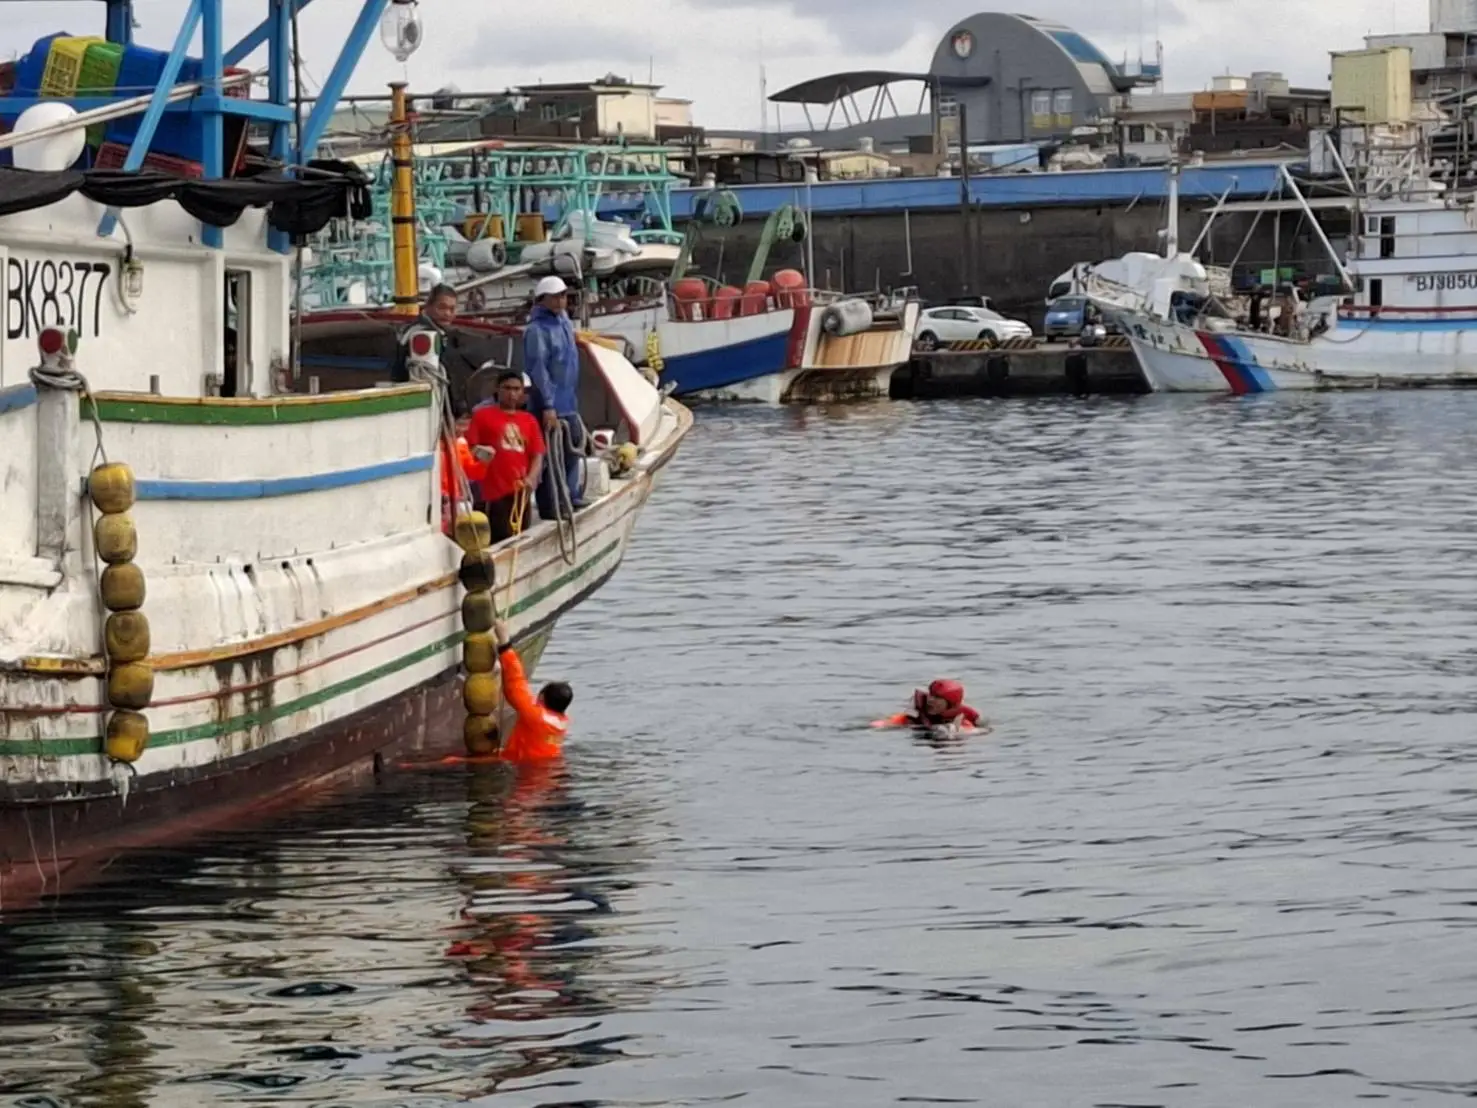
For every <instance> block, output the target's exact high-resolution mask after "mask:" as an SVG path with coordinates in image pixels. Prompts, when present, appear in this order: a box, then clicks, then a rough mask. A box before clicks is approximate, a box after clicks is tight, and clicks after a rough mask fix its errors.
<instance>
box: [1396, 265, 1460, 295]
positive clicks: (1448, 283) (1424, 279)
mask: <svg viewBox="0 0 1477 1108" xmlns="http://www.w3.org/2000/svg"><path fill="white" fill-rule="evenodd" d="M1406 280H1407V281H1414V282H1415V291H1416V292H1446V291H1447V290H1449V289H1477V270H1468V271H1467V272H1465V273H1418V274H1416V275H1415V276H1413V277H1407V278H1406Z"/></svg>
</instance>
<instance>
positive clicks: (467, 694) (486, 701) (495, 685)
mask: <svg viewBox="0 0 1477 1108" xmlns="http://www.w3.org/2000/svg"><path fill="white" fill-rule="evenodd" d="M500 688H501V687H500V685H499V682H498V679H497V675H496V674H493V673H469V674H467V678H466V681H464V682H463V683H462V703H463V704H464V705H465V706H466V709H467V714H468V715H472V716H490V715H492V713H494V712H496V711H497V703H498V695H499V692H500Z"/></svg>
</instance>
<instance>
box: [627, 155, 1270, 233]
mask: <svg viewBox="0 0 1477 1108" xmlns="http://www.w3.org/2000/svg"><path fill="white" fill-rule="evenodd" d="M1278 180H1279V168H1278V166H1277V165H1275V164H1251V165H1246V164H1240V165H1234V166H1224V167H1222V166H1204V167H1198V168H1193V169H1185V170H1183V171H1182V172H1181V174H1180V193H1181V195H1182V196H1184V197H1185V198H1186V199H1196V198H1201V199H1204V200H1207V201H1210V202H1214V201H1216V200H1218V199H1219V198H1220V196H1221V194H1222V193H1224V192H1225V191H1226V190H1227V189H1230V190H1231V196H1230V198H1231V199H1233V200H1234V199H1260V198H1261V197H1263V196H1265V195H1266V194H1267V193H1268V192H1270V191H1271V190H1272V188H1273V187H1274V186H1275V185H1276V184H1277V181H1278ZM730 189H731V191H732V192H733V193H734V194H735V195H737V196H738V200H739V205H740V207H742V208H743V212H744V217H745V218H746V219H753V218H755V217H764V216H767V215H769V213H770V212H773V211H774V210H775V209H776V208H779V207H781V206H782V205H784V204H794V205H795V206H797V207H800V208H803V207H804V206H805V204H806V202H807V201H806V195H805V194H806V191H807V190H806V188H805V185H804V184H803V183H801V184H775V185H734V186H731V187H730ZM706 191H707V190H705V189H673V190H672V219H673V220H674V221H678V222H680V221H682V220H686V219H688V218H689V217H690V216H691V215H692V206H693V202H694V201H695V200H696V199H697V198H698V197H699V196H702V195H704V194H705V193H706ZM809 192H810V198H809V203H810V204H811V205H812V207H813V209H814V211H815V212H816V214H817V215H824V214H842V213H851V212H901V211H905V210H906V211H927V210H937V209H944V208H958V206H959V179H958V178H957V177H893V178H877V179H873V180H860V181H822V182H818V183H816V184H813V185H811V187H810V189H809ZM969 194H970V197H971V199H972V200H973V201H974V202H975V203H976V204H980V205H982V206H984V207H1000V208H1031V207H1037V206H1046V205H1049V204H1071V205H1076V206H1079V207H1086V206H1089V205H1094V204H1114V203H1118V204H1128V203H1132V202H1133V201H1135V200H1138V201H1143V200H1159V199H1163V198H1165V197H1167V196H1168V195H1169V174H1168V172H1167V171H1166V170H1164V169H1162V168H1155V167H1149V168H1144V169H1094V170H1083V171H1080V172H1075V173H1010V174H999V175H982V176H976V177H973V178H971V179H970V182H969ZM602 210H604V209H603V208H602Z"/></svg>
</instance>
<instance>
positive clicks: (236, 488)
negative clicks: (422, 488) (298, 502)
mask: <svg viewBox="0 0 1477 1108" xmlns="http://www.w3.org/2000/svg"><path fill="white" fill-rule="evenodd" d="M435 465H436V456H435V455H434V454H415V455H412V456H411V457H409V458H396V459H395V460H393V461H389V462H377V463H375V464H374V465H367V466H357V467H356V468H354V469H340V470H335V471H333V472H332V473H310V474H308V475H307V476H304V477H262V478H255V479H248V480H245V481H177V480H173V479H170V478H163V477H153V478H140V479H138V480H135V481H134V495H135V496H137V497H138V498H139V499H140V500H259V499H262V498H264V497H269V496H295V495H297V494H299V493H305V492H321V491H322V490H324V489H347V488H350V487H352V486H354V485H365V484H368V483H369V482H371V481H383V480H384V479H385V478H387V477H400V476H402V475H404V474H407V473H429V472H430V471H431V470H432V469H434V468H435Z"/></svg>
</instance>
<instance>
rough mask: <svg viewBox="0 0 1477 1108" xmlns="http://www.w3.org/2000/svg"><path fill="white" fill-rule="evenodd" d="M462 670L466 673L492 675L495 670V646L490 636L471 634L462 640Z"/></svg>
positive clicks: (479, 633)
mask: <svg viewBox="0 0 1477 1108" xmlns="http://www.w3.org/2000/svg"><path fill="white" fill-rule="evenodd" d="M462 668H463V669H465V670H466V671H467V672H468V673H492V672H493V671H494V670H496V669H497V644H496V643H495V642H493V641H492V636H491V635H488V634H485V633H482V632H473V633H471V634H469V635H467V636H466V638H464V639H462Z"/></svg>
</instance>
